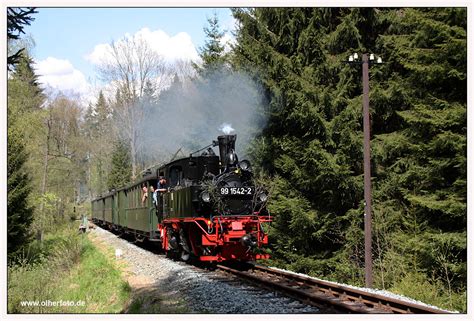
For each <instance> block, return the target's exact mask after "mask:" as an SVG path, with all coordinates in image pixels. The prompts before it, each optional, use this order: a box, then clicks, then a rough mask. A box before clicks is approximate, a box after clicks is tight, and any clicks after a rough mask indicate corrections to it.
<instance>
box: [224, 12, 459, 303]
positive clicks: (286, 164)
mask: <svg viewBox="0 0 474 321" xmlns="http://www.w3.org/2000/svg"><path fill="white" fill-rule="evenodd" d="M233 14H234V17H235V18H236V19H237V21H238V22H239V24H240V27H239V29H238V30H237V32H236V37H237V44H236V46H235V48H234V52H233V55H232V63H233V65H234V67H236V68H240V69H244V70H246V71H247V72H248V73H249V74H251V75H253V76H254V77H258V78H260V81H261V83H262V87H263V88H264V94H265V96H266V97H265V99H266V100H267V101H268V102H269V104H268V109H267V113H268V117H269V121H268V124H267V126H266V128H265V129H264V131H263V133H262V135H261V136H260V137H258V138H257V140H256V141H255V143H254V145H253V147H252V152H253V155H254V161H255V162H256V167H257V168H261V169H263V170H265V171H267V172H268V173H269V174H270V175H273V176H274V177H275V179H274V184H275V188H274V194H273V196H272V199H271V201H270V204H269V208H270V211H271V214H272V215H274V217H275V222H274V223H273V224H272V228H271V234H270V237H271V243H272V246H273V249H272V251H273V256H274V260H275V262H277V263H278V264H279V265H281V266H284V267H288V268H292V269H294V270H297V271H301V272H305V273H312V274H315V275H320V276H325V277H329V278H334V279H336V280H338V281H350V282H352V283H354V284H364V279H363V278H364V273H363V269H364V234H363V212H364V205H363V166H362V165H363V156H362V151H363V148H362V147H363V146H362V113H361V105H362V99H361V92H362V86H361V74H360V73H361V69H360V67H357V66H349V65H348V64H345V63H343V61H344V60H347V57H348V56H349V55H350V54H352V53H354V52H359V53H361V52H369V53H371V52H373V53H376V54H377V55H380V56H382V57H383V60H384V61H385V64H383V65H380V66H371V67H370V77H371V80H370V107H371V111H370V113H371V120H372V136H373V137H372V144H371V145H372V146H371V147H372V175H373V179H372V181H373V205H374V206H373V244H374V246H373V260H374V274H375V275H374V280H375V282H376V286H377V287H382V288H390V287H391V286H393V285H395V284H399V282H400V281H401V279H403V278H404V277H405V276H407V277H408V275H409V273H410V272H411V271H412V272H414V273H417V274H419V275H422V276H423V278H424V279H425V280H428V281H427V282H431V283H433V282H434V283H433V284H435V283H436V284H439V285H440V286H442V289H444V290H443V291H446V292H447V293H448V295H449V296H450V297H451V298H454V297H456V300H461V301H458V303H459V304H460V305H461V306H462V305H463V303H462V297H463V294H462V293H465V292H464V291H465V285H466V276H467V274H466V270H465V265H466V260H467V255H466V246H467V244H466V222H467V215H466V214H467V207H466V206H467V205H466V201H467V198H466V196H467V193H466V177H467V175H466V169H467V163H466V146H467V141H466V133H467V132H466V128H467V123H466V113H467V104H466V96H467V93H466V76H467V56H466V52H467V51H466V50H467V43H466V21H467V20H466V14H467V12H466V9H465V8H402V9H389V8H383V9H373V8H291V9H288V8H255V9H233ZM416 280H418V281H419V284H420V285H423V284H424V283H423V282H424V281H422V280H421V279H416ZM443 291H440V292H437V293H436V294H434V296H433V297H431V298H428V300H432V301H433V302H434V301H436V300H437V299H434V298H435V297H436V298H442V297H444V295H445V294H446V293H444V292H443ZM453 304H454V303H453ZM464 304H465V301H464ZM461 310H462V309H461Z"/></svg>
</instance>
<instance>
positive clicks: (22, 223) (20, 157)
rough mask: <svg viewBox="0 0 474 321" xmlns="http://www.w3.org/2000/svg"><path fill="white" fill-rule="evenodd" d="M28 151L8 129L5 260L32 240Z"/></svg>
mask: <svg viewBox="0 0 474 321" xmlns="http://www.w3.org/2000/svg"><path fill="white" fill-rule="evenodd" d="M27 160H28V154H27V153H26V151H25V142H24V141H23V139H22V136H21V134H20V133H19V132H18V131H16V130H14V129H9V130H8V166H7V167H8V168H7V175H8V181H7V189H8V195H7V200H8V202H7V213H8V214H7V229H8V236H7V253H8V259H9V260H11V259H13V258H14V256H15V254H16V252H17V251H18V250H20V249H21V248H22V247H23V246H24V245H26V244H28V243H29V241H30V240H31V234H30V229H29V227H30V225H31V222H32V220H33V207H32V206H31V205H30V204H29V201H28V197H29V195H30V193H31V185H30V177H29V175H28V171H27V168H26V166H25V164H26V161H27Z"/></svg>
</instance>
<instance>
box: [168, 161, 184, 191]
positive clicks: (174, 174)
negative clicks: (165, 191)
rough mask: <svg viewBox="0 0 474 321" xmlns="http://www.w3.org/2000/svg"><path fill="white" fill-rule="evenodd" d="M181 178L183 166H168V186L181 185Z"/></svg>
mask: <svg viewBox="0 0 474 321" xmlns="http://www.w3.org/2000/svg"><path fill="white" fill-rule="evenodd" d="M182 179H183V168H182V167H181V166H173V167H171V168H170V187H175V186H176V185H181V181H182Z"/></svg>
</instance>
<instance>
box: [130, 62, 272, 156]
mask: <svg viewBox="0 0 474 321" xmlns="http://www.w3.org/2000/svg"><path fill="white" fill-rule="evenodd" d="M142 107H143V110H144V117H142V121H141V122H140V124H139V127H140V130H139V132H140V138H139V139H140V141H141V146H142V148H141V154H143V155H142V156H143V157H145V158H148V159H147V161H146V163H147V164H148V165H149V162H150V159H149V157H151V158H152V159H153V160H158V161H163V162H165V161H169V159H170V158H171V157H172V156H173V155H174V154H175V153H176V152H177V151H178V150H179V149H181V151H180V153H178V157H182V156H184V155H186V156H187V155H188V154H189V153H190V152H192V151H195V150H197V149H199V148H201V147H204V146H206V145H209V144H210V143H212V141H213V140H216V139H217V136H219V135H222V134H237V142H236V152H237V154H238V155H239V158H240V159H243V158H244V157H246V155H245V153H246V150H247V148H248V146H249V144H250V143H251V141H252V139H253V138H254V137H255V136H256V135H257V134H258V133H259V132H260V130H261V129H262V128H263V127H264V126H265V123H266V117H265V115H264V113H263V94H262V90H261V88H260V87H259V86H258V85H257V84H256V83H255V82H254V81H253V80H252V79H251V78H250V77H249V76H247V75H246V74H244V73H240V72H230V71H226V72H222V71H221V72H216V73H214V74H213V75H211V76H210V77H208V78H207V79H206V80H194V81H188V82H184V83H182V82H180V81H179V80H177V79H176V80H175V81H174V83H173V84H172V85H171V86H170V88H169V89H168V90H166V91H164V92H162V93H161V94H160V96H159V98H158V99H157V101H155V102H153V103H146V104H145V105H143V106H142ZM215 151H216V152H217V150H215Z"/></svg>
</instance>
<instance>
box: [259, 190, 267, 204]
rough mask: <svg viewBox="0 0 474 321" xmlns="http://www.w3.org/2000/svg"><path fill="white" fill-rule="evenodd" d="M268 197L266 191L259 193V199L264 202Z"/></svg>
mask: <svg viewBox="0 0 474 321" xmlns="http://www.w3.org/2000/svg"><path fill="white" fill-rule="evenodd" d="M267 199H268V195H267V194H266V193H265V192H261V193H260V194H258V200H259V201H260V202H262V203H264V202H266V201H267Z"/></svg>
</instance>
